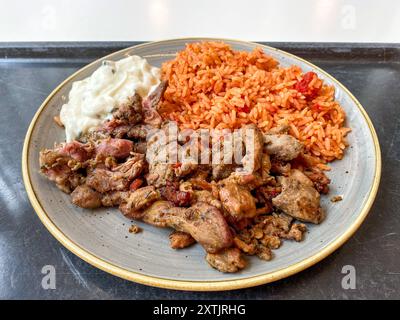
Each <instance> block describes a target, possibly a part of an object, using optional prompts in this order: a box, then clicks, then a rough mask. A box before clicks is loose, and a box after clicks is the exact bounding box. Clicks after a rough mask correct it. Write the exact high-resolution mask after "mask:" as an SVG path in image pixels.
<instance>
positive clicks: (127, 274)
mask: <svg viewBox="0 0 400 320" xmlns="http://www.w3.org/2000/svg"><path fill="white" fill-rule="evenodd" d="M182 40H188V41H189V40H198V41H201V40H216V41H235V42H238V43H241V44H247V45H249V44H251V45H254V43H251V42H246V41H240V40H231V39H220V38H218V39H217V38H181V39H172V40H164V41H157V42H158V43H171V42H174V41H182ZM150 44H154V42H150V43H144V44H139V45H136V46H133V47H129V48H125V49H122V50H120V51H117V52H123V51H129V50H131V49H133V48H138V47H144V46H147V45H150ZM256 45H257V46H260V47H262V48H268V49H269V50H273V51H276V52H281V53H283V54H285V55H288V56H291V57H293V58H295V59H297V60H300V61H302V62H303V63H305V64H307V65H308V66H310V67H312V68H313V69H316V70H318V72H320V73H321V74H323V75H324V76H325V77H327V78H330V79H331V80H332V81H333V82H335V83H336V84H337V85H338V86H339V87H340V88H341V89H342V90H344V91H345V92H346V93H347V94H348V95H349V96H350V97H351V99H352V100H353V102H354V103H355V104H356V105H357V107H358V108H359V110H360V111H361V114H362V115H363V117H364V119H365V121H366V122H367V124H368V127H369V130H370V132H371V136H372V139H373V142H374V147H375V150H374V151H375V174H374V180H373V184H372V186H371V188H370V190H369V194H368V198H367V200H366V201H365V202H364V207H363V208H362V209H361V212H360V213H359V215H358V217H357V219H356V220H355V221H354V222H353V224H352V225H351V226H350V227H349V228H348V229H347V230H346V231H345V232H344V233H343V234H342V235H341V236H339V237H338V238H337V239H335V240H334V241H333V242H331V243H330V244H329V245H327V246H326V247H325V248H323V249H322V250H321V251H319V252H318V253H316V254H315V255H313V256H311V257H308V258H306V259H304V260H302V261H299V262H297V263H295V264H293V265H291V266H288V267H286V268H283V269H280V270H277V271H274V272H270V273H266V274H262V275H257V276H251V277H248V278H244V279H237V280H215V281H184V280H171V279H165V278H159V277H153V276H148V275H144V274H140V273H137V272H134V271H130V270H127V269H124V268H121V267H119V266H117V265H115V264H113V263H110V262H108V261H105V260H104V259H101V258H99V257H97V256H95V255H93V254H92V253H90V252H88V251H87V250H85V249H84V248H82V247H80V246H79V245H78V244H76V243H75V242H73V241H72V240H71V239H69V238H68V237H67V236H66V235H65V234H64V233H63V232H62V231H61V230H60V229H59V228H58V227H57V226H56V225H55V224H54V223H53V222H52V221H51V219H50V218H49V216H48V215H47V213H46V212H45V210H44V209H43V207H42V205H41V204H40V201H39V199H38V198H37V197H36V194H35V191H34V189H33V187H32V183H31V179H30V174H29V167H28V154H29V145H30V141H31V137H32V132H33V129H34V127H35V125H36V121H37V119H38V117H39V115H40V114H41V112H42V111H43V110H44V108H45V107H46V106H47V104H48V102H49V101H50V99H51V98H52V97H53V96H54V95H55V94H56V93H57V92H58V91H59V90H60V89H61V88H62V87H63V86H64V85H65V84H66V83H68V82H69V81H71V80H73V79H74V78H75V77H76V76H77V75H79V74H80V73H81V72H82V71H84V70H85V69H87V68H89V67H90V66H92V65H93V64H95V63H97V62H98V61H100V60H103V59H105V58H107V57H109V56H111V55H114V54H115V53H117V52H114V53H111V54H109V55H107V56H105V57H102V58H100V59H97V60H96V61H94V62H92V63H90V64H88V65H86V66H85V67H83V68H81V69H79V70H78V71H76V72H75V73H74V74H72V75H71V76H69V77H68V78H67V79H66V80H64V81H63V82H62V83H61V84H60V85H58V86H57V88H55V89H54V90H53V92H52V93H50V95H49V96H48V97H47V98H46V99H45V100H44V102H43V103H42V105H41V106H40V108H39V109H38V111H37V112H36V114H35V116H34V117H33V119H32V121H31V123H30V125H29V128H28V131H27V134H26V137H25V141H24V146H23V151H22V176H23V180H24V184H25V188H26V191H27V194H28V197H29V200H30V202H31V204H32V206H33V208H34V210H35V211H36V213H37V215H38V217H39V218H40V220H41V221H42V223H43V224H44V226H45V227H46V228H47V229H48V230H49V232H50V233H51V234H52V235H53V236H54V237H55V238H56V239H57V240H58V241H59V242H61V244H62V245H63V246H64V247H66V248H67V249H68V250H70V251H71V252H73V253H74V254H75V255H77V256H78V257H80V258H81V259H83V260H84V261H86V262H88V263H89V264H91V265H93V266H95V267H97V268H99V269H101V270H103V271H105V272H108V273H111V274H113V275H115V276H118V277H120V278H123V279H126V280H130V281H134V282H138V283H141V284H145V285H149V286H155V287H160V288H166V289H177V290H191V291H221V290H233V289H240V288H248V287H253V286H257V285H261V284H266V283H269V282H273V281H276V280H280V279H283V278H286V277H288V276H291V275H293V274H295V273H298V272H300V271H302V270H304V269H306V268H308V267H310V266H312V265H314V264H316V263H317V262H319V261H321V260H322V259H324V258H326V257H327V256H328V255H330V254H331V253H332V252H334V251H335V250H336V249H338V248H339V247H340V246H341V245H343V244H344V243H345V242H346V241H347V240H348V239H349V238H350V237H351V236H352V235H353V234H354V232H355V231H356V230H357V229H358V228H359V227H360V225H361V223H362V222H363V221H364V219H365V217H366V216H367V214H368V212H369V210H370V209H371V206H372V204H373V202H374V200H375V197H376V193H377V191H378V187H379V181H380V177H381V167H382V164H381V151H380V146H379V140H378V137H377V134H376V132H375V129H374V126H373V124H372V122H371V119H370V118H369V116H368V114H367V112H366V111H365V110H364V108H363V107H362V105H361V104H360V102H359V101H358V100H357V99H356V98H355V97H354V96H353V94H352V93H351V92H350V91H349V90H348V89H347V88H346V87H345V86H344V85H342V84H341V83H340V82H339V81H338V80H336V79H335V78H334V77H332V76H331V75H330V74H328V73H327V72H325V71H324V70H322V69H320V68H319V67H317V66H315V65H314V64H312V63H310V62H308V61H306V60H304V59H302V58H299V57H297V56H295V55H293V54H290V53H288V52H285V51H282V50H279V49H276V48H273V47H269V46H266V45H261V44H258V43H257V44H256Z"/></svg>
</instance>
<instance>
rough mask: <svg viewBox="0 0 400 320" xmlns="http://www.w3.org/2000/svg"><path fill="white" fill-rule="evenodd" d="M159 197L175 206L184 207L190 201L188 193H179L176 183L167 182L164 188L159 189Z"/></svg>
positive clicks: (190, 197)
mask: <svg viewBox="0 0 400 320" xmlns="http://www.w3.org/2000/svg"><path fill="white" fill-rule="evenodd" d="M160 192H161V195H162V196H163V197H164V198H165V199H167V200H168V201H171V202H172V203H173V204H174V205H175V206H178V207H186V206H188V205H190V202H191V200H192V195H191V193H190V192H187V191H181V190H180V189H179V182H177V181H169V180H168V181H167V184H166V186H165V187H163V188H161V189H160Z"/></svg>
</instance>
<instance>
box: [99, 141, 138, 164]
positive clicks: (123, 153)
mask: <svg viewBox="0 0 400 320" xmlns="http://www.w3.org/2000/svg"><path fill="white" fill-rule="evenodd" d="M132 151H133V142H132V141H130V140H126V139H114V138H110V139H104V140H100V142H99V143H98V144H97V145H96V154H97V155H101V156H103V157H114V158H117V159H123V158H126V157H128V156H129V154H130V153H131V152H132Z"/></svg>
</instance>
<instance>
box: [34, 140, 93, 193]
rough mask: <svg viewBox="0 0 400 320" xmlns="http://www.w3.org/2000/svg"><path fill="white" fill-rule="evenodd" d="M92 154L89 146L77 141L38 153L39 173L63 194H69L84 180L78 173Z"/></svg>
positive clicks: (91, 148)
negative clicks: (53, 183)
mask: <svg viewBox="0 0 400 320" xmlns="http://www.w3.org/2000/svg"><path fill="white" fill-rule="evenodd" d="M92 153H93V146H92V145H91V144H82V143H80V142H78V141H72V142H68V143H62V144H59V145H57V146H56V147H55V148H54V149H44V150H42V151H40V155H39V163H40V171H41V172H42V173H43V174H44V175H45V176H46V177H47V178H48V179H49V180H50V181H53V182H55V184H56V185H57V187H58V188H59V189H60V190H62V191H64V192H65V193H71V192H72V191H73V190H74V189H75V188H76V187H77V186H78V185H79V184H81V183H82V182H83V180H84V177H83V175H82V174H81V173H80V172H79V169H81V168H82V167H83V166H84V164H85V163H84V161H86V160H87V159H88V158H89V157H90V156H91V155H92Z"/></svg>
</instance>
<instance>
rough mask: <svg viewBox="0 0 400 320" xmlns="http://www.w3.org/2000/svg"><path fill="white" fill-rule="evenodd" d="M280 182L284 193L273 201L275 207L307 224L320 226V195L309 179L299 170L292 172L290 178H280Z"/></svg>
mask: <svg viewBox="0 0 400 320" xmlns="http://www.w3.org/2000/svg"><path fill="white" fill-rule="evenodd" d="M278 181H279V182H280V183H281V185H282V192H281V193H280V194H279V195H278V196H277V197H275V198H273V199H272V204H273V205H274V206H275V207H277V208H279V209H281V210H282V211H283V212H285V213H286V214H288V215H290V216H292V217H294V218H296V219H299V220H302V221H305V222H312V223H316V224H318V223H320V222H321V221H322V219H323V216H324V215H323V211H322V208H321V206H320V194H319V193H318V191H317V190H315V188H314V185H313V182H312V181H311V180H310V179H309V178H307V177H306V176H305V175H304V174H303V173H302V172H301V171H299V170H292V171H291V173H290V175H289V177H279V178H278Z"/></svg>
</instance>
